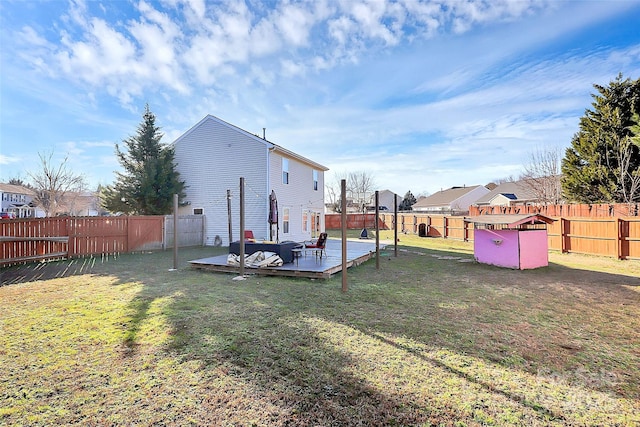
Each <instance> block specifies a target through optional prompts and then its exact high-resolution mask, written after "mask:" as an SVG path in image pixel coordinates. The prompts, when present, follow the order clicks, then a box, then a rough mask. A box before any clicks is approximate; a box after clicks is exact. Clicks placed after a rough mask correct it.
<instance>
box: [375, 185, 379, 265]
mask: <svg viewBox="0 0 640 427" xmlns="http://www.w3.org/2000/svg"><path fill="white" fill-rule="evenodd" d="M379 197H380V194H379V192H378V190H376V216H375V222H376V226H375V227H376V270H380V225H379V224H378V222H379V221H378V209H380V198H379Z"/></svg>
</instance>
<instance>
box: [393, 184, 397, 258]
mask: <svg viewBox="0 0 640 427" xmlns="http://www.w3.org/2000/svg"><path fill="white" fill-rule="evenodd" d="M393 218H394V221H393V256H395V257H396V258H397V257H398V195H397V194H395V193H394V194H393Z"/></svg>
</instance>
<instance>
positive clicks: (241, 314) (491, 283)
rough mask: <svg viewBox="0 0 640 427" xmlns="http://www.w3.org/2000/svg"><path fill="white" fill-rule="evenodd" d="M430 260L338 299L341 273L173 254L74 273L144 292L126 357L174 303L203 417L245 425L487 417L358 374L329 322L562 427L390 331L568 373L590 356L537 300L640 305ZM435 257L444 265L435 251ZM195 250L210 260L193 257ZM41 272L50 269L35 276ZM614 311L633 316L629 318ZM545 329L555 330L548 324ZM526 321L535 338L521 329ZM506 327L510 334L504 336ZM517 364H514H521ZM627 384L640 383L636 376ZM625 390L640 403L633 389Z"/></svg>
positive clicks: (577, 279)
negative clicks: (248, 270)
mask: <svg viewBox="0 0 640 427" xmlns="http://www.w3.org/2000/svg"><path fill="white" fill-rule="evenodd" d="M425 253H426V255H415V254H413V255H412V254H405V255H403V256H401V257H399V259H397V260H396V259H391V258H390V259H388V260H387V261H386V263H387V265H383V266H382V269H381V271H376V270H375V269H374V267H373V265H374V264H373V262H371V261H370V262H368V263H365V264H363V265H361V266H360V267H358V268H356V269H352V270H349V273H348V274H349V280H350V288H349V292H348V293H347V294H342V293H340V286H339V284H338V283H337V282H338V281H339V279H340V277H339V276H337V277H336V278H334V279H330V280H327V281H308V280H299V279H283V278H273V277H270V278H261V277H251V278H249V279H248V280H246V281H241V282H233V281H232V280H231V276H229V275H220V274H211V273H207V272H202V271H194V270H191V269H190V268H189V267H185V266H184V264H185V263H184V259H183V262H181V266H182V267H181V268H180V270H179V271H177V272H168V271H167V270H168V268H169V267H170V266H171V263H170V262H166V263H165V261H167V259H169V258H170V254H167V253H164V254H149V255H144V256H131V258H127V257H124V256H123V257H122V258H119V259H118V260H117V262H114V263H111V264H109V265H108V268H103V267H104V265H103V264H100V265H101V266H100V267H96V264H94V266H93V267H92V269H91V270H90V271H88V270H87V269H86V268H82V269H76V271H79V274H101V275H102V274H108V275H112V276H114V278H116V281H115V282H114V284H115V285H120V284H127V283H131V282H136V283H140V284H141V290H140V291H139V293H138V294H137V295H136V296H135V297H134V298H133V300H132V301H131V302H130V303H129V309H130V311H131V314H130V315H129V321H128V322H127V325H126V328H127V331H126V334H125V339H124V343H123V344H125V345H126V346H127V347H128V348H130V349H133V351H130V352H128V353H127V356H130V357H135V355H136V352H135V348H136V346H137V345H138V344H140V340H141V339H142V338H143V337H141V335H140V334H141V330H142V325H143V324H144V322H146V321H147V320H148V318H149V316H150V314H149V310H150V307H151V306H152V304H153V302H154V301H156V300H161V299H166V298H170V299H171V301H170V303H169V304H168V305H167V306H166V307H165V308H164V309H163V315H164V316H165V317H166V318H167V320H168V322H169V328H170V329H171V331H170V332H171V333H170V338H169V341H168V342H167V343H166V349H165V350H166V352H167V354H172V355H174V354H175V355H177V356H178V357H179V358H181V359H182V360H184V361H185V362H189V361H198V362H199V363H200V364H201V365H202V367H203V371H202V373H201V377H202V379H203V381H202V382H201V383H200V384H198V385H197V386H196V387H198V390H200V391H201V392H202V395H203V396H202V401H201V405H200V408H199V409H198V411H199V412H197V413H196V414H193V417H195V418H196V419H199V420H201V421H205V420H206V421H207V422H209V421H218V422H227V424H247V423H248V421H247V420H249V419H255V420H259V423H261V424H269V425H393V424H396V425H416V424H421V423H436V424H437V423H444V424H453V423H455V421H456V420H463V421H466V422H480V420H477V419H474V414H473V411H470V410H469V409H468V408H467V407H466V404H467V403H468V402H455V401H452V402H450V403H445V404H444V405H442V404H441V405H436V406H432V405H430V402H429V401H428V399H426V400H422V401H420V399H421V396H416V395H413V394H411V393H406V392H399V391H397V390H394V388H393V387H386V386H385V385H384V384H380V383H379V382H376V381H375V380H370V379H369V378H367V376H366V375H364V374H362V373H360V374H357V373H356V372H357V369H356V368H357V367H358V365H361V364H363V363H364V361H363V360H361V358H360V357H359V356H358V355H356V354H354V353H353V351H349V350H348V349H347V347H346V343H345V347H342V346H341V345H331V343H330V337H326V336H321V335H322V334H320V333H319V331H318V329H317V328H313V327H311V326H309V324H308V323H307V322H306V321H305V319H322V320H324V321H326V322H330V323H332V324H336V325H345V326H348V327H349V328H352V329H353V330H354V331H356V332H357V331H361V332H362V333H364V334H366V335H367V336H370V337H372V338H373V339H374V340H376V341H379V342H380V343H382V344H385V345H387V346H390V347H394V348H396V349H398V350H401V351H402V352H405V353H407V354H411V355H413V356H416V357H418V358H420V360H422V361H423V362H425V363H427V364H430V365H432V366H433V367H435V368H439V369H442V370H445V371H447V372H449V373H450V374H451V375H452V376H453V377H457V378H458V379H459V380H461V381H464V382H467V383H471V384H474V385H476V386H478V387H479V388H481V389H483V390H484V391H486V392H487V393H489V394H492V395H495V396H496V397H497V398H502V399H506V400H507V401H510V402H511V404H513V405H515V406H522V407H524V408H525V410H526V411H529V412H533V414H534V415H533V416H534V419H535V420H537V422H538V423H543V422H544V420H549V419H554V420H559V421H561V420H562V419H563V418H562V417H563V416H564V415H563V414H562V413H558V412H557V411H555V410H554V409H552V408H550V407H548V406H545V404H542V403H538V402H536V401H535V400H530V399H523V398H522V397H520V396H519V395H517V394H514V393H511V392H510V391H509V390H507V389H504V388H500V387H498V386H495V385H493V384H491V383H490V382H487V381H483V380H479V379H477V378H475V377H473V376H471V375H470V374H468V373H467V372H465V371H464V370H461V369H457V368H455V367H452V366H451V365H447V364H444V363H442V362H441V361H439V360H437V359H434V358H431V357H425V356H424V355H421V354H420V353H418V352H415V351H412V349H411V347H407V346H406V345H404V344H402V343H400V342H398V341H396V340H393V339H390V338H389V337H390V336H394V337H408V338H410V339H412V340H414V341H415V342H417V343H421V344H424V345H429V346H432V347H436V348H437V347H441V348H447V349H450V350H451V351H452V352H455V353H457V354H461V355H471V356H473V357H477V358H480V359H484V360H486V361H487V362H489V363H498V364H500V365H502V366H504V368H505V371H508V370H510V369H513V370H526V369H530V365H527V364H533V365H534V366H535V364H538V365H539V364H541V363H542V361H540V360H535V359H534V360H529V359H528V358H531V357H533V358H535V357H536V354H532V355H529V354H527V351H529V350H530V349H528V348H525V347H522V348H521V347H519V346H520V345H521V344H525V345H526V344H527V342H526V339H527V337H528V338H529V339H530V340H533V341H535V342H542V343H544V345H543V346H542V347H543V348H542V350H548V349H549V348H552V352H551V353H552V354H551V356H552V357H555V358H557V359H558V361H557V363H558V365H557V366H558V367H559V368H558V369H562V366H564V364H565V363H566V361H567V359H568V358H571V357H577V359H576V360H578V361H580V354H577V355H576V353H580V352H582V351H583V349H580V348H579V349H578V350H577V352H576V351H574V350H575V349H573V350H571V351H570V354H569V355H564V354H563V351H564V350H560V349H562V347H559V348H560V349H558V348H555V347H551V346H552V345H553V343H552V342H550V341H548V340H547V341H545V340H544V337H540V336H535V329H536V327H548V328H549V330H552V331H553V330H555V329H557V326H558V325H554V324H553V321H554V319H553V313H552V310H550V309H549V308H548V307H552V306H547V305H540V306H539V307H536V304H542V303H544V301H539V299H540V298H539V297H540V295H548V298H550V299H554V298H558V297H559V296H563V295H565V294H567V293H568V295H570V296H571V298H570V300H571V301H573V302H575V303H576V304H577V305H578V306H579V307H577V310H579V309H581V308H584V307H588V306H589V305H592V304H593V303H594V301H598V300H601V301H603V302H604V303H606V304H608V305H610V306H613V305H615V304H619V303H620V301H621V300H622V301H624V300H628V301H629V302H630V303H631V304H635V305H636V306H637V302H638V294H637V292H634V291H632V290H630V289H628V288H625V287H624V286H620V284H621V283H622V284H631V285H632V286H637V284H635V285H634V284H633V280H632V279H633V278H629V277H628V276H622V275H615V274H606V273H594V275H590V276H588V278H586V277H585V275H584V272H582V271H577V270H576V271H573V270H572V269H569V268H567V267H563V266H559V265H552V266H551V267H550V268H549V271H548V272H547V273H544V272H540V271H526V272H520V271H514V270H505V269H499V268H496V267H491V266H484V265H480V264H473V263H458V262H457V260H455V259H454V258H455V257H463V256H464V255H460V254H459V253H455V252H445V251H435V252H434V251H428V252H427V251H426V252H425ZM435 254H437V255H439V257H431V256H430V255H435ZM185 256H187V257H189V258H190V259H195V258H202V257H203V255H202V254H201V253H198V254H197V255H196V253H195V252H192V253H190V254H185ZM168 257H169V258H168ZM411 257H413V258H416V259H412V258H411ZM449 257H450V258H449ZM50 267H54V266H50ZM58 267H59V268H58V272H57V273H55V274H54V275H53V277H60V276H59V275H60V274H70V273H71V272H72V271H73V268H67V267H68V266H65V264H59V265H58ZM41 273H42V274H43V273H44V272H39V273H38V274H41ZM39 277H44V276H43V275H41V276H39ZM474 291H475V292H474ZM480 291H481V292H480ZM507 304H511V307H517V308H520V309H521V310H523V312H521V313H518V310H516V309H515V308H512V309H511V310H505V309H504V307H503V306H504V305H507ZM527 307H529V309H528V311H527ZM556 308H557V309H559V310H560V309H562V310H563V315H569V314H572V313H573V312H572V311H570V310H568V308H567V307H556ZM616 314H617V315H624V311H622V312H620V311H616ZM618 321H619V319H618ZM549 323H551V326H545V325H546V324H549ZM526 324H529V327H530V329H531V330H530V331H529V332H527V331H526V330H524V331H523V330H522V329H523V328H525V326H526ZM576 325H577V324H576ZM570 326H574V325H570ZM578 326H579V325H578ZM630 327H633V325H630ZM469 329H471V330H469ZM525 329H526V328H525ZM502 332H506V333H505V334H504V335H501V333H502ZM587 332H588V333H589V335H588V336H587V337H586V338H587V339H588V340H590V341H591V342H594V340H595V342H596V343H601V342H604V341H605V340H611V339H612V340H613V344H614V345H615V344H617V343H618V342H619V340H621V339H622V338H623V337H624V335H621V336H620V337H616V336H613V337H611V336H607V337H600V338H598V333H599V331H598V330H595V331H586V332H585V333H587ZM531 334H533V335H531ZM344 339H345V340H346V339H348V336H345V337H344ZM480 340H483V341H480ZM519 340H524V341H519ZM627 345H629V343H627ZM354 348H355V349H356V350H357V348H358V347H357V346H356V347H354ZM502 349H506V350H505V351H507V352H506V353H503V352H502V351H503V350H502ZM598 356H603V358H605V359H606V360H607V362H612V363H613V364H614V365H615V366H617V367H624V366H623V365H624V362H621V361H619V360H611V359H610V356H609V355H607V354H604V353H602V354H600V353H599V352H598V351H591V352H590V354H589V357H588V358H587V362H588V363H592V360H593V359H595V358H597V357H598ZM514 358H515V360H517V363H516V366H513V365H512V363H513V360H514ZM636 359H637V358H636ZM631 360H633V359H632V358H631ZM373 363H374V364H375V363H382V364H386V363H387V361H385V360H381V361H373ZM591 366H596V365H591ZM382 368H384V366H382ZM373 370H374V371H375V369H373ZM393 380H402V379H401V378H400V379H398V378H393ZM378 381H379V380H378ZM625 381H626V382H628V383H632V382H635V383H636V384H637V383H638V381H640V378H638V376H637V371H633V373H632V374H631V376H630V377H629V378H627V379H625ZM238 382H241V383H242V384H244V386H243V388H242V390H239V389H238V387H237V386H236V385H234V384H237V383H238ZM211 384H219V386H212V385H211ZM227 384H229V386H226V385H227ZM608 391H609V392H610V391H611V390H608ZM620 393H622V394H623V395H625V396H626V397H631V398H634V396H635V397H638V393H637V389H632V390H630V391H629V390H627V391H621V392H620ZM629 393H632V394H629ZM502 404H504V402H503V403H502ZM238 408H243V409H238ZM257 425H258V424H257Z"/></svg>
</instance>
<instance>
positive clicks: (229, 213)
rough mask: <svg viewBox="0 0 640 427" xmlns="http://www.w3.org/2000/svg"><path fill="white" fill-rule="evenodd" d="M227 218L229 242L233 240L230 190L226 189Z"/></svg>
mask: <svg viewBox="0 0 640 427" xmlns="http://www.w3.org/2000/svg"><path fill="white" fill-rule="evenodd" d="M227 220H228V222H229V244H231V242H233V228H232V227H231V190H227Z"/></svg>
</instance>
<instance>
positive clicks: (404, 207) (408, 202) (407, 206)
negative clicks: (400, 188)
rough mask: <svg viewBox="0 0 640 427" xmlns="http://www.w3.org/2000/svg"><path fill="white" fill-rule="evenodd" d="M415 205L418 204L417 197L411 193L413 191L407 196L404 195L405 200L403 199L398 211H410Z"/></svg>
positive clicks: (407, 193)
mask: <svg viewBox="0 0 640 427" xmlns="http://www.w3.org/2000/svg"><path fill="white" fill-rule="evenodd" d="M415 203H416V198H415V196H414V195H413V193H411V191H407V192H406V194H405V195H404V199H402V202H400V205H399V206H398V210H401V211H410V210H411V206H413V205H414V204H415Z"/></svg>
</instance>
